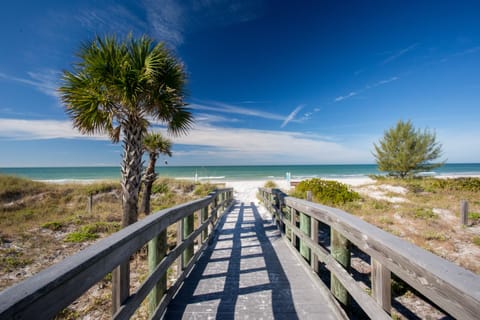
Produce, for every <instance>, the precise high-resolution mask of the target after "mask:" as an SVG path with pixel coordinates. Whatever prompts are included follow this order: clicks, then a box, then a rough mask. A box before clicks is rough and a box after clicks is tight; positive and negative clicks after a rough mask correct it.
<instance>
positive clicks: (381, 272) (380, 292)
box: [371, 258, 392, 313]
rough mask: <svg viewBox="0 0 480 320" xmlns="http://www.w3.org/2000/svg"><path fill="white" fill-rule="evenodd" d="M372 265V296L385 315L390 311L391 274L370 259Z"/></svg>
mask: <svg viewBox="0 0 480 320" xmlns="http://www.w3.org/2000/svg"><path fill="white" fill-rule="evenodd" d="M371 265H372V296H373V298H374V299H375V300H376V301H377V303H378V304H379V305H380V306H381V307H382V308H383V310H385V311H386V312H387V313H390V312H391V309H392V280H391V272H390V270H388V269H387V268H385V267H384V266H383V265H382V264H381V263H380V262H378V261H377V260H375V259H373V258H372V259H371Z"/></svg>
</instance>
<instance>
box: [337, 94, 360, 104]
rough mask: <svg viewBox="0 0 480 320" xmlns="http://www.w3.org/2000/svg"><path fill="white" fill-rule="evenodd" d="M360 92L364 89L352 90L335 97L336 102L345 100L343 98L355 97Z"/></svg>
mask: <svg viewBox="0 0 480 320" xmlns="http://www.w3.org/2000/svg"><path fill="white" fill-rule="evenodd" d="M360 92H362V91H351V92H350V93H349V94H347V95H344V96H338V97H336V98H335V102H340V101H343V100H345V99H348V98H351V97H354V96H356V95H357V94H359V93H360Z"/></svg>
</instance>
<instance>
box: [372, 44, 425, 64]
mask: <svg viewBox="0 0 480 320" xmlns="http://www.w3.org/2000/svg"><path fill="white" fill-rule="evenodd" d="M418 45H419V43H414V44H412V45H410V46H408V47H406V48H404V49H401V50H400V51H397V52H395V53H394V54H392V55H390V56H389V57H388V58H386V59H385V60H383V61H382V63H381V64H382V65H385V64H387V63H390V62H392V61H394V60H397V59H398V58H400V57H401V56H403V55H405V54H406V53H408V52H410V51H412V50H413V49H415V48H416V47H417V46H418Z"/></svg>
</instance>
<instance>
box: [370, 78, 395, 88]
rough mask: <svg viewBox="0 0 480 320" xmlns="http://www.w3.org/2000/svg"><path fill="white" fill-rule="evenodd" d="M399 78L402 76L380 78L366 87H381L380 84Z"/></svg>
mask: <svg viewBox="0 0 480 320" xmlns="http://www.w3.org/2000/svg"><path fill="white" fill-rule="evenodd" d="M398 79H400V78H399V77H397V76H395V77H391V78H389V79H385V80H380V81H378V82H375V83H374V84H371V85H367V86H366V89H372V88H376V87H380V86H383V85H384V84H387V83H390V82H393V81H397V80H398Z"/></svg>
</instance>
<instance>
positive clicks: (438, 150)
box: [373, 121, 445, 178]
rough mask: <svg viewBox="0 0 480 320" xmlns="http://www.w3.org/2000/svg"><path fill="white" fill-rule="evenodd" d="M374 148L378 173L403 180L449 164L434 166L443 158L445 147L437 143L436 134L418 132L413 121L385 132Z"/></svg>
mask: <svg viewBox="0 0 480 320" xmlns="http://www.w3.org/2000/svg"><path fill="white" fill-rule="evenodd" d="M373 145H374V147H375V151H374V152H373V155H374V157H375V159H376V162H377V164H378V169H379V170H381V171H388V172H389V174H390V175H393V176H397V177H400V178H405V177H406V176H411V175H414V174H415V173H418V172H422V171H429V170H432V169H434V168H437V167H440V166H442V165H443V164H444V163H445V162H437V163H434V162H432V161H435V160H437V159H438V158H440V157H441V156H442V145H441V144H440V143H438V142H437V141H436V137H435V133H431V132H429V131H428V130H427V129H425V130H423V131H421V130H419V129H415V128H414V127H413V125H412V122H411V121H407V122H403V121H398V123H397V125H396V126H395V127H394V128H390V129H389V130H387V131H385V134H384V136H383V138H382V139H380V141H379V142H378V145H377V144H375V143H374V144H373Z"/></svg>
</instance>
